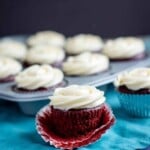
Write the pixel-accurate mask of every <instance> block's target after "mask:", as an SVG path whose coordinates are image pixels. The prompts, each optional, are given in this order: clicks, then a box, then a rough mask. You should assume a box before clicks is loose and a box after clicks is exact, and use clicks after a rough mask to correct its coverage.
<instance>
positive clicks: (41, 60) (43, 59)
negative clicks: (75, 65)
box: [26, 45, 65, 64]
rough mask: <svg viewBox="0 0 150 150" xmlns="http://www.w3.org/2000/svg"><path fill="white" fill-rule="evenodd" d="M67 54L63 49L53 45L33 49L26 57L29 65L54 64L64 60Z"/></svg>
mask: <svg viewBox="0 0 150 150" xmlns="http://www.w3.org/2000/svg"><path fill="white" fill-rule="evenodd" d="M64 57H65V53H64V51H63V49H62V48H59V47H54V46H51V45H45V46H44V45H43V46H35V47H32V48H31V49H30V50H29V51H28V53H27V57H26V61H27V62H28V63H29V64H35V63H37V64H53V63H55V62H60V61H62V60H63V59H64Z"/></svg>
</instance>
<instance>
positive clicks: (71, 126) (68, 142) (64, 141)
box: [36, 85, 115, 149]
mask: <svg viewBox="0 0 150 150" xmlns="http://www.w3.org/2000/svg"><path fill="white" fill-rule="evenodd" d="M50 99H51V103H50V105H47V106H46V107H44V108H43V109H42V110H41V111H40V112H39V113H38V114H37V117H36V119H37V131H38V133H39V134H40V135H41V136H42V138H43V139H44V140H45V141H46V142H49V143H50V144H51V145H54V146H55V147H57V148H61V149H74V148H77V147H81V146H84V145H88V144H91V143H93V142H95V141H96V140H98V139H99V138H100V137H101V135H102V134H103V133H104V132H105V131H106V130H107V129H108V128H109V127H110V126H111V125H112V124H113V123H114V121H115V119H114V116H113V114H112V112H111V110H110V109H109V108H108V106H107V105H106V104H105V103H104V101H105V97H104V93H103V92H102V91H99V90H97V89H96V88H95V87H90V86H78V85H72V86H69V87H66V88H58V89H56V90H55V92H54V96H52V97H50Z"/></svg>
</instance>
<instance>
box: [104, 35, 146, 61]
mask: <svg viewBox="0 0 150 150" xmlns="http://www.w3.org/2000/svg"><path fill="white" fill-rule="evenodd" d="M144 50H145V45H144V42H143V41H142V40H141V39H139V38H135V37H120V38H116V39H114V40H108V41H107V42H106V44H105V45H104V47H103V51H102V52H103V53H104V54H105V55H107V56H108V57H109V58H111V59H122V58H132V57H134V56H136V55H138V54H141V53H143V52H144Z"/></svg>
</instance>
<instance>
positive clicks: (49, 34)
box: [27, 31, 65, 47]
mask: <svg viewBox="0 0 150 150" xmlns="http://www.w3.org/2000/svg"><path fill="white" fill-rule="evenodd" d="M27 43H28V45H30V46H36V45H52V46H59V47H62V46H64V43H65V37H64V35H63V34H60V33H58V32H55V31H41V32H37V33H36V34H35V35H32V36H30V37H29V39H28V40H27Z"/></svg>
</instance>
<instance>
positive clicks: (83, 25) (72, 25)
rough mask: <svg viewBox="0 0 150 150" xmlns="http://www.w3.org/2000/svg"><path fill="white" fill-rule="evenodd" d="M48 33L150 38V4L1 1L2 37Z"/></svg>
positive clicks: (140, 0) (144, 0)
mask: <svg viewBox="0 0 150 150" xmlns="http://www.w3.org/2000/svg"><path fill="white" fill-rule="evenodd" d="M48 29H51V30H56V31H58V32H62V33H64V34H66V35H67V36H69V35H73V34H76V33H81V32H82V33H95V34H100V35H102V36H103V37H115V36H121V35H145V34H150V0H0V36H3V35H11V34H30V33H33V32H35V31H37V30H48Z"/></svg>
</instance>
